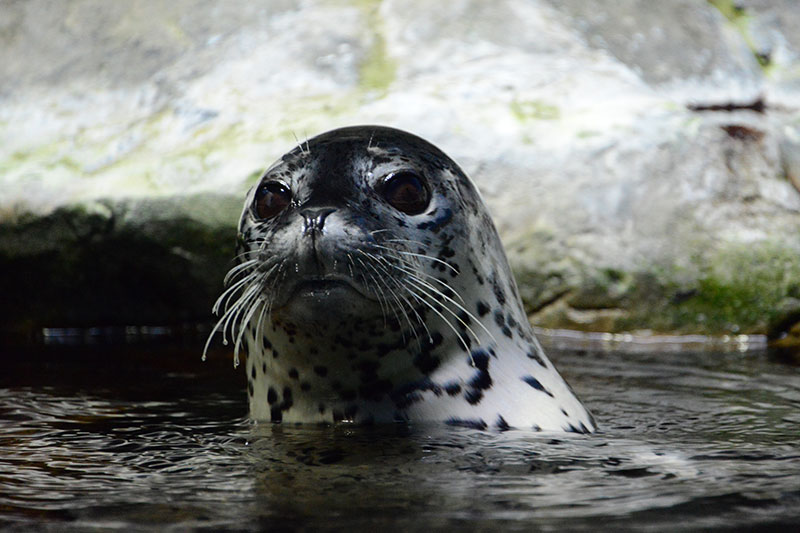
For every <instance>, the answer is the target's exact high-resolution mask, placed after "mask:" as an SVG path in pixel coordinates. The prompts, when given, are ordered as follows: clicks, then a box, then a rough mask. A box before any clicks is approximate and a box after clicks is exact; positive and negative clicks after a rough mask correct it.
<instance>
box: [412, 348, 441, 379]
mask: <svg viewBox="0 0 800 533" xmlns="http://www.w3.org/2000/svg"><path fill="white" fill-rule="evenodd" d="M440 364H441V361H440V360H439V358H438V357H436V356H433V355H431V354H430V353H429V352H421V353H419V354H417V356H416V357H414V366H415V367H417V369H418V370H419V371H420V372H422V373H423V374H425V375H428V374H430V373H431V372H433V371H434V370H436V369H437V368H439V365H440Z"/></svg>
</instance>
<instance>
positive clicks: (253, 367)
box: [250, 365, 256, 379]
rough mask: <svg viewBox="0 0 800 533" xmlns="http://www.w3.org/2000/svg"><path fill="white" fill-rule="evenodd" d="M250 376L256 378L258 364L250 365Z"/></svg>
mask: <svg viewBox="0 0 800 533" xmlns="http://www.w3.org/2000/svg"><path fill="white" fill-rule="evenodd" d="M250 377H251V378H253V379H256V366H255V365H253V366H252V367H250Z"/></svg>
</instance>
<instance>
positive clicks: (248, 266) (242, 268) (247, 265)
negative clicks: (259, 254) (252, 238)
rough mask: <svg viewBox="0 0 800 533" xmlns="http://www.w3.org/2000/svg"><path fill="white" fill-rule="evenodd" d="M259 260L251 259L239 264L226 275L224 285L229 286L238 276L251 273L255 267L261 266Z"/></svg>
mask: <svg viewBox="0 0 800 533" xmlns="http://www.w3.org/2000/svg"><path fill="white" fill-rule="evenodd" d="M259 262H260V261H259V260H258V259H249V260H247V261H245V262H243V263H239V264H238V265H236V266H235V267H233V268H231V269H230V270H229V271H228V273H227V274H225V278H224V279H223V280H222V284H223V285H225V286H228V284H230V282H231V281H233V280H234V279H235V278H236V277H237V276H239V275H241V274H242V272H244V273H249V271H250V270H252V269H253V268H254V267H255V266H257V265H258V264H259Z"/></svg>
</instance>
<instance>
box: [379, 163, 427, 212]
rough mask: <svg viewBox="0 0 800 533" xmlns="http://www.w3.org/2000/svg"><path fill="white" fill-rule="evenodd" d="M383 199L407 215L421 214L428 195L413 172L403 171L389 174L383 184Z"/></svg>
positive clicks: (425, 188)
mask: <svg viewBox="0 0 800 533" xmlns="http://www.w3.org/2000/svg"><path fill="white" fill-rule="evenodd" d="M383 197H384V198H386V201H387V202H389V204H390V205H391V206H392V207H394V208H395V209H397V210H398V211H402V212H403V213H405V214H407V215H418V214H420V213H422V212H423V211H424V210H425V208H426V207H428V202H429V201H430V195H429V193H428V189H427V187H425V184H424V183H423V182H422V178H421V177H420V176H419V175H417V174H415V173H414V172H411V171H408V170H403V171H400V172H395V173H393V174H389V176H387V177H386V179H385V180H384V182H383Z"/></svg>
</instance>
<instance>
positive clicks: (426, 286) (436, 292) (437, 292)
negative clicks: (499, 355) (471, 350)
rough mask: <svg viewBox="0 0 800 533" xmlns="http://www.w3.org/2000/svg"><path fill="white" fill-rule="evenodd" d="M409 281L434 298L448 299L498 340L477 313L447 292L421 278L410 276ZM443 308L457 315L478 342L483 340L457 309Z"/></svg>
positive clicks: (493, 339) (454, 315)
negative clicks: (476, 315) (474, 313)
mask: <svg viewBox="0 0 800 533" xmlns="http://www.w3.org/2000/svg"><path fill="white" fill-rule="evenodd" d="M409 281H410V282H411V283H413V284H414V285H416V287H417V288H419V289H420V290H422V291H424V292H425V293H426V294H427V295H428V296H429V297H431V298H433V299H434V300H435V299H436V298H435V296H436V295H439V296H441V297H442V298H444V299H445V300H447V301H448V302H450V303H451V304H453V305H454V306H456V308H457V309H459V310H460V311H462V312H463V313H464V314H466V315H467V316H468V317H469V318H470V319H472V320H474V321H475V322H477V323H478V324H479V325H480V326H481V328H482V329H483V330H484V331H485V332H486V334H487V335H489V337H491V339H492V341H494V342H495V343H496V342H497V341H496V339H495V338H494V335H492V332H491V331H489V330H488V329H487V328H486V326H484V325H483V322H481V321H480V320H479V319H478V318H476V317H475V315H473V314H472V313H470V312H469V311H467V310H466V309H464V306H462V305H461V304H459V303H458V302H457V301H455V300H453V299H452V298H450V297H449V296H447V295H446V294H443V293H442V291H440V290H439V289H437V288H436V287H433V286H432V285H430V284H429V283H426V284H424V285H423V283H425V282H420V281H419V280H416V279H413V278H409ZM428 290H430V291H433V293H434V295H433V296H431V294H430V293H429V292H428ZM442 308H443V309H446V310H447V311H448V312H449V313H450V314H452V315H453V317H455V319H456V320H458V321H459V322H460V323H461V325H462V326H464V328H465V329H466V330H467V331H469V332H470V333H471V334H472V337H473V338H474V339H475V341H476V342H478V343H480V342H481V339H480V337H478V335H477V334H476V333H475V331H473V329H472V328H471V327H470V326H469V324H467V322H466V321H465V320H464V319H463V318H461V317H460V316H459V315H458V313H456V312H455V311H453V310H452V309H450V308H449V307H447V306H442Z"/></svg>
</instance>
